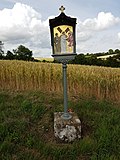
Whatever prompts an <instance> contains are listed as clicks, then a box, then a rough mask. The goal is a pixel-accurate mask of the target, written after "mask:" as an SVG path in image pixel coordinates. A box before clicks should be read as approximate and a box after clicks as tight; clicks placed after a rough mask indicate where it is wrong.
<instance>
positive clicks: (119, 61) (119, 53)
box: [69, 49, 120, 67]
mask: <svg viewBox="0 0 120 160" xmlns="http://www.w3.org/2000/svg"><path fill="white" fill-rule="evenodd" d="M107 55H108V57H107V58H100V56H103V57H104V56H107ZM69 63H71V64H81V65H95V66H106V67H120V50H119V49H116V50H115V51H113V50H112V49H109V51H108V52H103V53H94V54H89V53H87V54H78V55H77V56H76V57H75V59H74V60H72V61H70V62H69Z"/></svg>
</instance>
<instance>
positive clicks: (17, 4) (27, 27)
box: [0, 0, 120, 57]
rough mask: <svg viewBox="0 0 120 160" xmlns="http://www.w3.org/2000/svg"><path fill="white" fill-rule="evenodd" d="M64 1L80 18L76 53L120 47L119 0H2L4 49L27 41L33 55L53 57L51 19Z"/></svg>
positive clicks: (0, 36)
mask: <svg viewBox="0 0 120 160" xmlns="http://www.w3.org/2000/svg"><path fill="white" fill-rule="evenodd" d="M61 5H63V6H64V7H65V14H66V15H67V16H70V17H75V18H77V25H76V51H77V54H80V53H99V52H107V51H108V50H109V49H113V50H115V49H120V12H119V10H120V2H119V0H74V1H73V0H0V41H3V42H4V48H3V50H4V51H5V52H6V51H7V50H10V51H12V50H13V49H16V48H17V47H18V46H19V45H24V46H25V47H28V48H29V49H30V50H32V51H33V56H34V57H51V54H52V49H51V42H50V28H49V19H51V18H55V17H56V16H58V15H59V14H60V11H59V8H60V6H61Z"/></svg>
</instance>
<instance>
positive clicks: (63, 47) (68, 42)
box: [53, 25, 74, 54]
mask: <svg viewBox="0 0 120 160" xmlns="http://www.w3.org/2000/svg"><path fill="white" fill-rule="evenodd" d="M53 33H54V35H53V36H54V54H68V53H73V52H74V37H73V36H74V35H73V27H72V26H68V25H60V26H57V27H54V30H53Z"/></svg>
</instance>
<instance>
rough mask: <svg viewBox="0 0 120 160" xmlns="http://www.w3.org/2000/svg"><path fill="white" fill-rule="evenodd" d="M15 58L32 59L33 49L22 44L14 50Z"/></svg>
mask: <svg viewBox="0 0 120 160" xmlns="http://www.w3.org/2000/svg"><path fill="white" fill-rule="evenodd" d="M13 52H14V53H15V58H16V59H18V60H28V61H29V60H32V59H33V58H32V51H30V50H29V49H28V48H26V47H25V46H23V45H20V46H19V47H18V48H17V49H15V50H13Z"/></svg>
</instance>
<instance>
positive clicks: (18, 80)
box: [0, 61, 120, 102]
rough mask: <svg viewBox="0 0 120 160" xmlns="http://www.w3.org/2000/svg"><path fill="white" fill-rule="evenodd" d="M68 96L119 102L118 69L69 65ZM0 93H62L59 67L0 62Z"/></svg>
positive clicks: (54, 65) (58, 65) (119, 80)
mask: <svg viewBox="0 0 120 160" xmlns="http://www.w3.org/2000/svg"><path fill="white" fill-rule="evenodd" d="M67 78H68V93H69V94H72V95H79V96H86V97H95V98H97V99H106V100H112V101H117V102H119V101H120V69H119V68H107V67H95V66H80V65H68V70H67ZM0 90H14V91H21V90H40V91H47V92H51V91H53V92H56V93H57V92H59V93H61V92H62V65H61V64H52V63H36V62H23V61H0Z"/></svg>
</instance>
